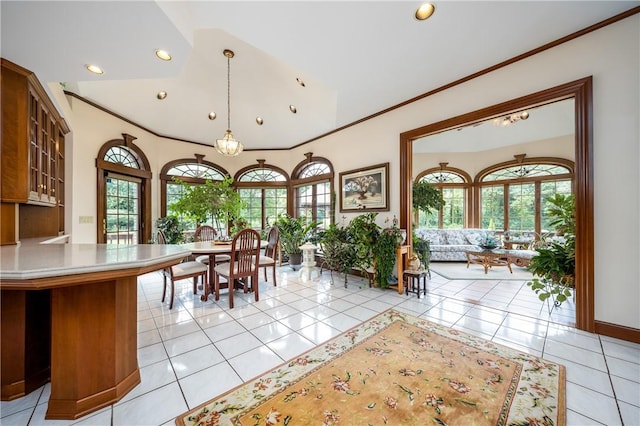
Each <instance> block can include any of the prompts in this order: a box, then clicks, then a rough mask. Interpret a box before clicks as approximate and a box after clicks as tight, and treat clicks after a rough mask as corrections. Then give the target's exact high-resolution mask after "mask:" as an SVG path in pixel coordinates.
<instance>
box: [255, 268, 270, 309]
mask: <svg viewBox="0 0 640 426" xmlns="http://www.w3.org/2000/svg"><path fill="white" fill-rule="evenodd" d="M264 271H265V273H266V272H267V268H264ZM259 286H260V283H259V282H258V274H257V273H256V275H255V276H253V277H251V287H253V293H254V294H255V299H256V302H258V301H259V300H260V299H259V297H258V287H259Z"/></svg>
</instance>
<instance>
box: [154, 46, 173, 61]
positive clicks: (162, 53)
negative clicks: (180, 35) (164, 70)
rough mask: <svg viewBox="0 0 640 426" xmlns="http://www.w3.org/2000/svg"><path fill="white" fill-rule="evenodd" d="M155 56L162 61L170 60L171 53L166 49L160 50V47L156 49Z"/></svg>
mask: <svg viewBox="0 0 640 426" xmlns="http://www.w3.org/2000/svg"><path fill="white" fill-rule="evenodd" d="M156 56H157V57H158V58H160V59H162V60H163V61H170V60H171V55H170V54H169V52H167V51H166V50H162V49H158V50H156Z"/></svg>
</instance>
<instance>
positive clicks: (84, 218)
mask: <svg viewBox="0 0 640 426" xmlns="http://www.w3.org/2000/svg"><path fill="white" fill-rule="evenodd" d="M79 220H80V223H93V216H80V217H79Z"/></svg>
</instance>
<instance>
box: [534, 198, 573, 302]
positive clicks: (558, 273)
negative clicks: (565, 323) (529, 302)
mask: <svg viewBox="0 0 640 426" xmlns="http://www.w3.org/2000/svg"><path fill="white" fill-rule="evenodd" d="M546 201H547V202H548V203H549V207H548V208H547V214H548V216H549V217H550V219H551V220H550V222H549V223H550V225H551V226H553V227H554V228H555V230H556V233H557V234H558V235H560V236H561V238H560V239H557V240H555V241H551V242H550V243H549V244H547V245H546V246H545V247H539V248H537V249H536V251H537V252H538V253H537V255H536V256H534V257H533V258H532V259H531V264H530V265H529V266H528V267H527V269H528V270H529V271H531V272H532V273H533V274H534V276H535V278H533V279H532V280H531V281H529V282H527V285H528V286H529V287H531V289H532V290H533V291H534V292H535V293H536V294H537V295H538V298H539V299H540V300H542V301H543V302H544V301H546V302H547V304H548V306H549V311H551V310H552V309H553V307H558V306H560V305H562V303H563V302H565V301H566V300H567V299H568V298H569V297H571V296H572V293H571V289H573V288H575V269H576V243H575V229H576V223H575V197H574V196H573V195H563V194H555V195H554V196H553V197H550V198H547V200H546Z"/></svg>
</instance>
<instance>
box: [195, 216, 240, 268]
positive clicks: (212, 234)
mask: <svg viewBox="0 0 640 426" xmlns="http://www.w3.org/2000/svg"><path fill="white" fill-rule="evenodd" d="M217 235H218V232H217V231H216V230H215V228H214V227H212V226H209V225H200V226H198V227H197V228H196V232H195V234H194V236H193V237H194V241H215V239H216V236H217ZM215 259H216V260H215V264H216V265H217V264H218V263H224V262H229V261H230V260H231V256H229V255H228V254H217V255H216V256H215ZM196 262H200V263H203V264H205V265H207V266H208V265H209V255H208V254H205V255H202V256H198V257H196Z"/></svg>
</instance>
